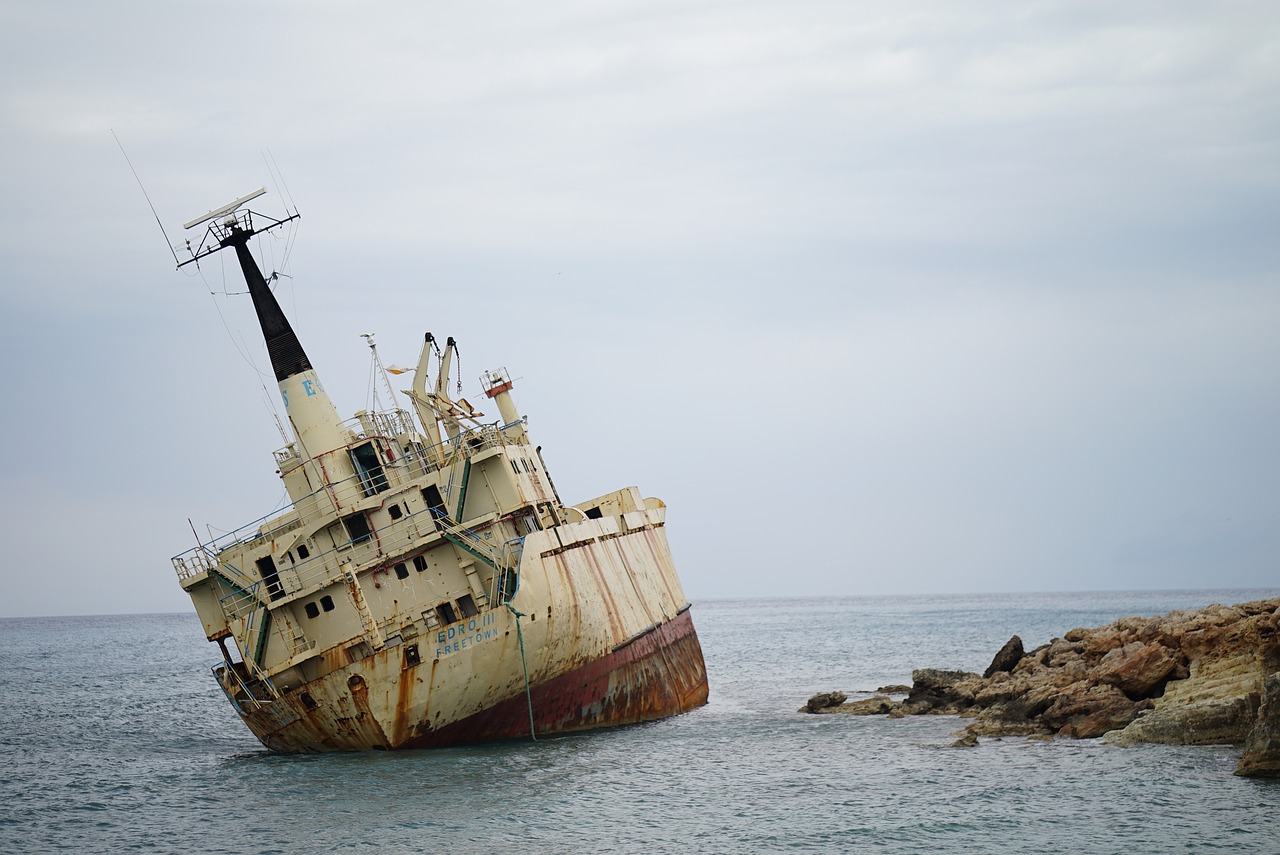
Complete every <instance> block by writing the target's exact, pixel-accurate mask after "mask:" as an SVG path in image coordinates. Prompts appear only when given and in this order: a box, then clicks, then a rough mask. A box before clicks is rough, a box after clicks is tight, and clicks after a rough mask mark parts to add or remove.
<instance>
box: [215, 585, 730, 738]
mask: <svg viewBox="0 0 1280 855" xmlns="http://www.w3.org/2000/svg"><path fill="white" fill-rule="evenodd" d="M517 644H518V638H517ZM402 659H403V651H401V650H399V649H396V648H391V649H388V650H384V651H382V652H381V653H379V654H376V655H375V656H372V657H370V658H369V659H366V660H364V661H363V662H361V663H358V664H357V665H353V666H351V667H350V668H346V669H341V670H340V671H337V672H334V673H333V674H332V675H330V676H329V677H328V678H326V679H325V680H322V681H317V683H316V684H312V685H308V686H305V687H302V688H300V689H299V690H296V691H294V692H291V693H288V694H286V695H284V696H282V697H280V698H279V699H278V700H276V701H275V702H273V703H270V704H267V705H263V706H258V707H254V708H250V706H251V705H247V704H245V703H244V701H243V699H241V701H240V702H238V703H237V706H238V707H239V708H240V709H241V715H242V717H243V718H244V721H245V723H246V724H247V725H248V726H249V729H250V730H252V731H253V733H254V734H255V735H256V736H257V737H258V738H259V739H260V740H261V741H262V743H263V745H265V746H267V747H268V748H270V749H272V750H275V751H282V752H298V751H324V750H339V751H341V750H347V751H351V750H368V749H401V748H438V747H443V746H448V745H460V744H466V743H472V742H482V741H489V740H500V739H516V738H527V737H529V736H530V718H531V717H532V728H533V732H534V734H535V735H539V736H541V735H551V734H556V733H568V732H572V731H578V730H589V729H594V728H600V727H612V726H617V725H625V724H636V723H639V722H644V721H653V720H655V719H660V718H665V717H667V716H671V715H675V714H677V713H682V712H686V711H688V710H692V709H695V708H697V707H699V706H702V705H703V704H705V703H706V702H707V674H706V667H705V664H704V662H703V658H702V649H701V647H700V645H699V643H698V638H697V634H696V632H695V631H694V627H693V620H692V618H691V616H690V614H689V611H688V610H687V609H686V610H685V611H682V612H681V613H680V614H679V615H677V616H676V617H675V618H674V619H673V620H671V621H668V622H667V623H664V624H661V625H659V626H656V627H654V628H653V629H652V630H650V631H648V632H645V633H644V634H643V635H640V636H639V637H638V638H635V639H633V640H631V641H629V642H627V643H625V644H623V645H621V646H619V648H618V649H616V650H613V651H610V652H609V653H607V654H606V655H604V656H602V657H600V658H598V659H595V660H593V661H590V662H587V663H584V664H581V665H578V666H576V667H571V668H567V669H566V670H564V671H563V672H562V673H560V674H558V675H556V676H554V677H552V678H551V679H547V680H545V681H543V682H540V683H538V684H536V685H531V686H530V692H529V694H528V695H526V694H525V691H524V688H523V685H521V686H520V687H519V689H520V690H519V692H518V693H517V694H515V695H512V696H510V697H507V698H505V699H503V700H501V701H499V702H497V703H495V704H493V705H492V706H489V707H487V708H484V709H480V710H476V711H474V712H471V713H468V714H463V715H462V717H461V718H459V719H457V720H452V721H444V720H442V716H443V713H442V709H443V708H444V707H447V706H448V705H449V701H450V699H448V698H445V699H442V700H441V701H440V702H438V703H436V704H432V703H430V702H427V703H425V704H420V703H417V701H418V700H419V698H417V697H416V696H417V694H418V691H420V690H421V688H420V687H422V686H429V685H431V683H432V680H431V679H430V672H431V671H432V670H433V669H434V667H435V666H436V665H437V664H438V662H437V663H432V662H426V661H424V662H421V663H420V664H419V665H416V666H408V667H404V666H403V665H402V664H401V660H402ZM388 669H398V670H399V671H400V674H399V675H398V677H391V678H389V677H387V676H385V673H386V672H387V671H388ZM424 672H425V673H424ZM389 680H390V681H391V682H390V683H389V682H388V681H389ZM371 685H372V686H383V687H389V686H391V685H394V686H395V689H394V697H395V702H394V703H393V704H392V705H390V706H388V705H386V704H384V703H380V700H379V693H378V692H377V691H376V690H375V691H374V692H372V693H371V691H370V686H371ZM371 694H372V695H373V697H371ZM304 695H305V698H304ZM429 700H430V699H428V701H429Z"/></svg>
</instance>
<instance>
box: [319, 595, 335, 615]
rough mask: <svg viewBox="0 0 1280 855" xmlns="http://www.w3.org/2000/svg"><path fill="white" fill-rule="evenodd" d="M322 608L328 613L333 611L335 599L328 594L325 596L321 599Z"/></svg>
mask: <svg viewBox="0 0 1280 855" xmlns="http://www.w3.org/2000/svg"><path fill="white" fill-rule="evenodd" d="M320 608H322V609H324V610H325V611H326V612H331V611H333V597H331V596H329V595H328V594H325V595H324V596H323V597H321V598H320Z"/></svg>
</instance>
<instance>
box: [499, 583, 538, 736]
mask: <svg viewBox="0 0 1280 855" xmlns="http://www.w3.org/2000/svg"><path fill="white" fill-rule="evenodd" d="M507 608H508V609H510V610H511V613H512V614H513V615H515V616H516V638H518V639H519V640H520V665H521V667H523V668H524V697H525V700H526V701H528V703H529V738H530V739H532V740H533V741H534V742H537V741H538V734H537V732H536V731H535V730H534V727H533V692H532V691H530V689H529V663H528V662H527V661H526V660H525V657H524V630H523V629H521V628H520V618H522V617H524V612H522V611H518V610H517V609H516V607H515V606H513V605H511V603H509V602H508V603H507Z"/></svg>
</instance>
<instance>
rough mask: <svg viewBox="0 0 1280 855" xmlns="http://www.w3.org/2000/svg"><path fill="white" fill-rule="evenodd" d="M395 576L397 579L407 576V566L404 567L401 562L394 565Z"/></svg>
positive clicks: (406, 577)
mask: <svg viewBox="0 0 1280 855" xmlns="http://www.w3.org/2000/svg"><path fill="white" fill-rule="evenodd" d="M396 578H397V579H408V578H409V568H408V567H405V566H404V563H403V562H401V563H400V564H397V565H396Z"/></svg>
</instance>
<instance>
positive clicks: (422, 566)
mask: <svg viewBox="0 0 1280 855" xmlns="http://www.w3.org/2000/svg"><path fill="white" fill-rule="evenodd" d="M413 569H414V570H417V571H418V572H419V573H421V572H423V571H424V570H426V569H427V556H425V555H415V556H413Z"/></svg>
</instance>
